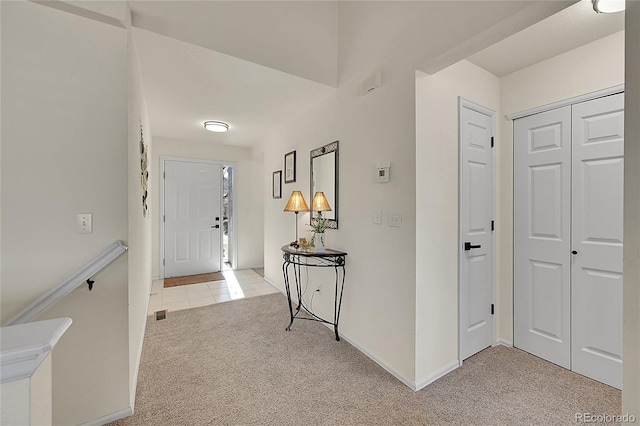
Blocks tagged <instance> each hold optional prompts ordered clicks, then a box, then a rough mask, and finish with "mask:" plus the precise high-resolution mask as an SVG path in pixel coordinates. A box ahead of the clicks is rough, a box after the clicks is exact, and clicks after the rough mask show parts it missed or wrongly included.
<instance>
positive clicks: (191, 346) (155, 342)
mask: <svg viewBox="0 0 640 426" xmlns="http://www.w3.org/2000/svg"><path fill="white" fill-rule="evenodd" d="M288 316H289V312H288V310H287V305H286V299H285V297H284V296H282V295H281V294H272V295H267V296H260V297H255V298H251V299H244V300H237V301H233V302H226V303H220V304H216V305H211V306H206V307H202V308H196V309H190V310H185V311H179V312H170V313H169V314H168V317H167V319H166V320H162V321H153V320H152V319H150V320H149V322H148V323H147V333H146V337H145V341H144V348H143V353H142V364H141V366H140V376H139V380H138V391H137V398H136V406H135V414H134V415H133V416H132V417H129V418H127V419H123V420H120V421H118V422H116V423H114V424H116V425H427V424H435V425H441V424H465V425H467V424H476V425H485V424H486V425H489V424H490V425H514V424H519V425H520V424H540V425H551V424H567V425H570V424H576V423H575V422H574V416H575V413H582V412H587V413H592V414H619V413H620V410H621V395H620V391H618V390H617V389H614V388H611V387H609V386H606V385H603V384H600V383H598V382H595V381H593V380H590V379H587V378H585V377H582V376H579V375H577V374H574V373H571V372H569V371H567V370H564V369H562V368H560V367H557V366H555V365H553V364H550V363H548V362H546V361H543V360H541V359H539V358H536V357H534V356H531V355H529V354H527V353H525V352H522V351H519V350H517V349H511V348H506V347H501V346H499V347H496V348H491V349H486V350H484V351H482V352H480V353H479V354H477V355H475V356H473V357H471V358H469V359H468V360H466V361H465V362H464V365H463V366H462V367H461V368H459V369H457V370H455V371H453V372H452V373H450V374H448V375H447V376H445V377H443V378H441V379H440V380H437V381H436V382H434V383H432V384H431V385H429V386H427V387H426V388H424V389H422V390H421V391H419V392H414V391H412V390H411V389H409V388H408V387H406V386H405V385H404V384H402V383H400V382H399V381H398V380H397V379H396V378H394V377H393V376H391V375H390V374H389V373H387V372H386V371H385V370H383V369H382V368H381V367H379V366H378V365H377V364H376V363H374V362H373V361H371V360H370V359H369V358H367V357H366V356H365V355H363V354H362V353H361V352H359V351H358V350H357V349H355V348H354V347H352V346H351V345H350V344H349V343H347V342H345V341H344V340H342V341H340V342H336V341H335V340H334V338H333V333H332V331H331V330H329V329H328V328H326V327H325V326H323V325H322V324H319V323H316V322H311V321H297V322H295V323H294V324H293V329H292V331H290V332H287V331H285V330H284V328H285V326H286V325H287V324H288V321H289V320H288Z"/></svg>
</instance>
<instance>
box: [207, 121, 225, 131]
mask: <svg viewBox="0 0 640 426" xmlns="http://www.w3.org/2000/svg"><path fill="white" fill-rule="evenodd" d="M204 128H205V129H207V130H209V131H212V132H217V133H224V132H226V131H228V130H229V125H228V124H227V123H223V122H222V121H205V122H204Z"/></svg>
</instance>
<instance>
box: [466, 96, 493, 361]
mask: <svg viewBox="0 0 640 426" xmlns="http://www.w3.org/2000/svg"><path fill="white" fill-rule="evenodd" d="M462 108H469V109H471V110H473V111H476V112H478V113H480V114H484V115H487V116H489V117H491V126H492V133H493V138H494V146H495V144H496V143H497V138H496V135H495V134H496V115H497V114H496V112H495V111H493V110H492V109H489V108H487V107H485V106H482V105H480V104H477V103H475V102H473V101H470V100H468V99H465V98H463V97H462V96H458V238H457V240H458V252H457V255H458V365H460V366H461V365H462V361H463V360H462V345H461V340H462V334H463V330H462V328H463V324H462V246H463V244H464V242H463V239H464V238H463V236H462V234H463V232H462V214H461V213H462V210H461V207H462V184H463V182H462V166H463V165H462V160H463V158H462V126H463V122H462ZM496 168H497V167H496V150H495V149H492V150H491V190H492V196H493V200H492V203H491V204H492V209H491V210H492V212H491V213H492V216H493V218H494V220H495V217H496V197H495V195H496ZM496 260H497V259H496V232H495V231H494V232H492V233H491V303H492V304H493V305H494V307H495V305H496V302H495V295H496V294H497V288H496V284H497V283H496ZM494 312H495V311H494ZM497 333H498V330H497V321H496V315H491V346H492V347H493V346H496V345H497V344H498V343H497V342H496V336H497V335H498V334H497Z"/></svg>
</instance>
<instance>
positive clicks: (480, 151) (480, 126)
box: [460, 99, 493, 360]
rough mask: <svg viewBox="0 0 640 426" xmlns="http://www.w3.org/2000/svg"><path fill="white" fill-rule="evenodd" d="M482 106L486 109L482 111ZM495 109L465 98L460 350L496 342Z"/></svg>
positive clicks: (465, 354)
mask: <svg viewBox="0 0 640 426" xmlns="http://www.w3.org/2000/svg"><path fill="white" fill-rule="evenodd" d="M480 111H482V112H480ZM492 114H493V111H489V110H486V109H485V108H482V107H479V106H476V105H474V104H472V103H471V102H468V101H465V100H462V99H461V107H460V155H461V162H460V169H461V170H460V171H461V177H460V181H461V188H460V191H461V194H460V236H461V240H462V241H460V243H461V244H460V356H461V359H462V360H464V359H466V358H468V357H470V356H471V355H473V354H475V353H477V352H479V351H481V350H483V349H484V348H486V347H489V346H491V338H492V327H493V321H492V317H491V301H492V290H493V285H492V284H493V282H492V277H493V247H492V245H493V237H492V235H491V219H492V215H493V166H492V165H493V161H492V160H493V152H492V149H491V138H492V136H493V116H492Z"/></svg>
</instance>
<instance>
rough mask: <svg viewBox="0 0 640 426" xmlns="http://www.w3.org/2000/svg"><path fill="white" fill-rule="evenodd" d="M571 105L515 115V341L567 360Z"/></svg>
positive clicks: (567, 363) (530, 349)
mask: <svg viewBox="0 0 640 426" xmlns="http://www.w3.org/2000/svg"><path fill="white" fill-rule="evenodd" d="M570 209H571V107H570V106H567V107H563V108H558V109H555V110H551V111H547V112H543V113H540V114H536V115H532V116H529V117H525V118H521V119H518V120H516V121H515V122H514V339H513V340H514V342H513V343H514V346H516V347H518V348H520V349H522V350H525V351H527V352H529V353H532V354H534V355H537V356H539V357H541V358H544V359H546V360H549V361H551V362H553V363H555V364H558V365H560V366H562V367H565V368H571V323H570V319H571V281H570V280H571V270H570V267H571V254H570V252H571V245H570V242H571V224H570V219H571V210H570Z"/></svg>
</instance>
